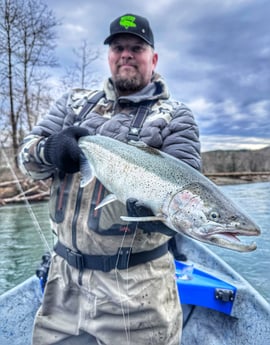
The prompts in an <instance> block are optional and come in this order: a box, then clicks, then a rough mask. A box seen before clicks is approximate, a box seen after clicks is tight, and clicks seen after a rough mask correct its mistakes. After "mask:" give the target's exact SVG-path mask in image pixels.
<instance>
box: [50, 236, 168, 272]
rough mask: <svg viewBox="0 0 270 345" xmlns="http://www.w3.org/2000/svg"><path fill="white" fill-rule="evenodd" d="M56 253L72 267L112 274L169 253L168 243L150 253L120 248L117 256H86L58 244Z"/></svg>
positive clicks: (55, 249) (55, 248)
mask: <svg viewBox="0 0 270 345" xmlns="http://www.w3.org/2000/svg"><path fill="white" fill-rule="evenodd" d="M54 251H55V252H56V254H58V255H60V256H61V257H62V258H63V259H65V260H66V261H67V262H68V264H69V265H70V266H72V267H75V268H77V269H78V270H80V271H82V270H83V269H84V268H86V269H90V270H97V271H103V272H110V271H111V270H112V269H115V268H117V269H119V270H122V269H127V268H129V267H132V266H136V265H139V264H144V263H146V262H148V261H151V260H154V259H157V258H159V257H161V256H163V255H165V254H166V253H167V252H168V242H166V243H164V244H162V245H161V246H159V247H157V248H154V249H152V250H149V251H144V252H140V253H134V254H133V253H132V248H130V247H123V248H119V250H118V252H117V254H115V255H86V254H82V253H78V252H75V251H73V250H71V249H69V248H67V247H66V246H64V245H63V244H62V243H60V242H57V243H56V245H55V247H54Z"/></svg>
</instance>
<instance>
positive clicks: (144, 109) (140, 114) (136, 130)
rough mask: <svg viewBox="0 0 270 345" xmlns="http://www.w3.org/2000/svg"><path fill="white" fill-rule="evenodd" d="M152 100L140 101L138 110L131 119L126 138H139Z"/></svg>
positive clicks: (136, 139)
mask: <svg viewBox="0 0 270 345" xmlns="http://www.w3.org/2000/svg"><path fill="white" fill-rule="evenodd" d="M152 103H154V101H143V102H141V103H140V105H139V107H138V110H137V112H136V114H135V116H134V117H133V120H132V121H131V124H130V127H129V131H128V134H127V139H128V140H135V141H138V140H140V132H141V129H142V126H143V123H144V121H145V119H146V117H147V115H148V114H149V111H150V108H151V105H152Z"/></svg>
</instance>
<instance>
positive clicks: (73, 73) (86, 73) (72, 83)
mask: <svg viewBox="0 0 270 345" xmlns="http://www.w3.org/2000/svg"><path fill="white" fill-rule="evenodd" d="M72 52H73V54H74V55H75V59H76V61H75V62H74V63H73V65H72V66H69V67H67V68H66V72H65V75H64V77H63V79H62V83H63V85H64V86H65V87H69V88H72V87H79V88H82V89H84V88H90V87H93V86H95V85H96V84H98V83H99V82H100V77H99V76H98V74H97V73H96V72H95V71H94V70H93V63H94V62H95V61H96V60H98V59H99V58H100V56H101V52H100V51H99V49H95V48H93V47H92V46H91V44H90V43H89V42H88V41H87V40H82V42H81V45H80V47H79V48H78V49H75V48H73V49H72Z"/></svg>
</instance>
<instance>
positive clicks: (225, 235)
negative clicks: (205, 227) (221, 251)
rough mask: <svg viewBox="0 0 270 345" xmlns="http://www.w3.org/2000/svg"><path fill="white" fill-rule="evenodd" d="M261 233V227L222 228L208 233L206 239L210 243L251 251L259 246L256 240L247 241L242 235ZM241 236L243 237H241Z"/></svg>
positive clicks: (239, 250)
mask: <svg viewBox="0 0 270 345" xmlns="http://www.w3.org/2000/svg"><path fill="white" fill-rule="evenodd" d="M259 234H260V230H259V229H250V230H240V229H239V230H237V231H235V229H234V230H231V231H230V230H228V229H226V231H224V229H220V231H217V230H215V231H214V232H213V233H210V234H208V235H207V236H206V237H205V239H206V241H207V242H208V243H211V244H215V245H217V246H219V247H223V248H227V249H231V250H235V251H238V252H251V251H253V250H255V249H256V248H257V244H256V243H255V242H251V243H247V242H244V241H243V238H242V236H244V237H250V236H258V235H259ZM240 236H241V239H240V238H239V237H240Z"/></svg>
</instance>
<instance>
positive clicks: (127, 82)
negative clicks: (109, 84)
mask: <svg viewBox="0 0 270 345" xmlns="http://www.w3.org/2000/svg"><path fill="white" fill-rule="evenodd" d="M114 84H115V87H116V89H117V90H118V91H120V92H136V91H139V90H141V89H142V88H143V85H142V81H141V80H139V79H138V78H136V77H135V78H131V79H126V78H125V79H123V78H121V77H119V76H116V78H115V80H114Z"/></svg>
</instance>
